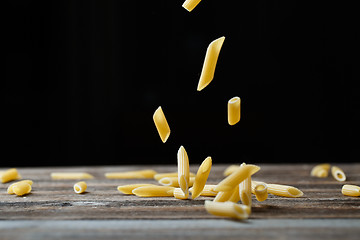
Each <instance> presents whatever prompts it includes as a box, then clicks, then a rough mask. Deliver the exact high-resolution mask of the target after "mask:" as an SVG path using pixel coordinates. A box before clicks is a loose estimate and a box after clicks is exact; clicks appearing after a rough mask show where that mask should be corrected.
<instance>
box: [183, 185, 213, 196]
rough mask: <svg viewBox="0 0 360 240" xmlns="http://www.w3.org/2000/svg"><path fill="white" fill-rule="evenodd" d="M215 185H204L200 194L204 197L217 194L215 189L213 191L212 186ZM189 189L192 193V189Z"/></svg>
mask: <svg viewBox="0 0 360 240" xmlns="http://www.w3.org/2000/svg"><path fill="white" fill-rule="evenodd" d="M215 187H216V185H210V184H209V185H205V186H204V189H203V190H202V191H201V193H200V196H205V197H215V196H216V194H218V192H217V191H214V188H215ZM189 191H190V192H191V193H192V191H193V189H192V188H190V189H189Z"/></svg>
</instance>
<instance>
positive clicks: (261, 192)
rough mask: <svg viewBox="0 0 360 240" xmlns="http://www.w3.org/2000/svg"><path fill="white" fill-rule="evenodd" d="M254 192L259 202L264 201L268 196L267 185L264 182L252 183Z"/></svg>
mask: <svg viewBox="0 0 360 240" xmlns="http://www.w3.org/2000/svg"><path fill="white" fill-rule="evenodd" d="M254 194H255V196H256V199H257V200H258V201H259V202H262V201H265V200H266V199H267V197H268V190H267V185H266V184H265V183H257V184H256V185H254Z"/></svg>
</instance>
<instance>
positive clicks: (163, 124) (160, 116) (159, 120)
mask: <svg viewBox="0 0 360 240" xmlns="http://www.w3.org/2000/svg"><path fill="white" fill-rule="evenodd" d="M153 120H154V123H155V126H156V129H157V131H158V133H159V136H160V138H161V141H162V142H163V143H165V142H166V140H167V139H168V138H169V136H170V127H169V124H168V122H167V121H166V118H165V115H164V112H163V110H162V108H161V107H158V108H157V109H156V111H155V113H154V115H153Z"/></svg>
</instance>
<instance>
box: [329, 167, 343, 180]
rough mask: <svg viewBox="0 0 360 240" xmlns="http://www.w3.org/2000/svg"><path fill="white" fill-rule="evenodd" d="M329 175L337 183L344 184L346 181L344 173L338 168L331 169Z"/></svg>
mask: <svg viewBox="0 0 360 240" xmlns="http://www.w3.org/2000/svg"><path fill="white" fill-rule="evenodd" d="M331 174H332V176H333V177H334V178H335V179H336V180H337V181H339V182H344V181H345V180H346V175H345V173H344V171H343V170H342V169H341V168H339V167H336V166H333V167H331Z"/></svg>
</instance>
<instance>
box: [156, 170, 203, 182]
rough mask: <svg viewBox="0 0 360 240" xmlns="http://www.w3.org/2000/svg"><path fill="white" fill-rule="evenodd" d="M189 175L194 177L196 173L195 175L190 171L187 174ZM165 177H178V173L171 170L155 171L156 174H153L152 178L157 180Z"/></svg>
mask: <svg viewBox="0 0 360 240" xmlns="http://www.w3.org/2000/svg"><path fill="white" fill-rule="evenodd" d="M189 176H190V177H195V176H196V175H195V173H192V172H190V175H189ZM165 177H176V178H177V177H178V173H177V172H171V173H157V174H155V175H154V179H155V180H156V181H159V180H160V179H162V178H165Z"/></svg>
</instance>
